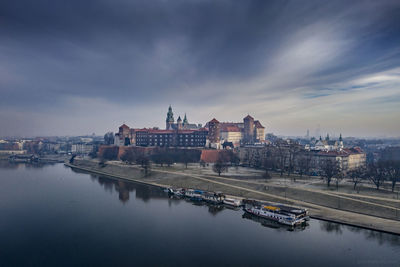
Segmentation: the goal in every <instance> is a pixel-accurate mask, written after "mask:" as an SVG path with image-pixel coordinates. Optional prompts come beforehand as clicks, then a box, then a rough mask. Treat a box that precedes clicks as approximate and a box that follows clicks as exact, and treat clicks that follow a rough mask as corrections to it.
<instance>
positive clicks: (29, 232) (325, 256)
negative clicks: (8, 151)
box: [0, 161, 400, 266]
mask: <svg viewBox="0 0 400 267" xmlns="http://www.w3.org/2000/svg"><path fill="white" fill-rule="evenodd" d="M299 264H301V265H309V266H400V236H396V235H391V234H386V233H381V232H377V231H371V230H365V229H361V228H357V227H350V226H345V225H341V224H337V223H331V222H325V221H318V220H313V219H312V220H310V221H309V222H308V225H307V226H306V227H303V228H299V229H296V230H295V231H290V230H289V229H287V228H285V227H280V226H279V225H276V224H271V223H270V222H268V221H266V220H264V221H260V220H257V219H255V218H249V217H247V216H243V211H241V210H232V209H228V208H223V207H213V206H206V205H194V204H193V203H191V202H188V201H185V200H179V199H171V198H168V195H167V194H166V193H164V192H163V191H162V190H161V189H159V188H156V187H150V186H145V185H138V184H134V183H129V182H125V181H118V180H114V179H110V178H106V177H99V176H96V175H92V174H88V173H82V172H77V171H73V170H71V169H70V168H68V167H65V166H64V165H63V164H54V165H43V166H39V165H25V164H9V163H8V162H4V161H2V162H1V161H0V266H27V265H28V266H88V265H90V266H184V265H191V266H206V265H213V266H214V265H219V266H266V265H271V266H294V265H299Z"/></svg>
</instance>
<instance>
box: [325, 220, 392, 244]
mask: <svg viewBox="0 0 400 267" xmlns="http://www.w3.org/2000/svg"><path fill="white" fill-rule="evenodd" d="M319 224H320V228H321V230H323V231H325V232H328V233H334V234H336V235H341V234H342V233H343V231H344V229H346V230H349V231H351V232H354V233H362V234H364V236H365V237H366V238H367V239H371V240H377V241H378V242H379V244H384V243H387V242H389V243H390V244H391V245H396V246H400V236H399V235H390V234H386V233H383V232H378V231H373V230H367V229H364V228H360V227H355V226H349V225H344V224H338V223H334V222H328V221H319Z"/></svg>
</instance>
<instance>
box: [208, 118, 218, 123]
mask: <svg viewBox="0 0 400 267" xmlns="http://www.w3.org/2000/svg"><path fill="white" fill-rule="evenodd" d="M210 122H212V123H219V121H217V119H215V118H214V119H212V120H211V121H209V123H210Z"/></svg>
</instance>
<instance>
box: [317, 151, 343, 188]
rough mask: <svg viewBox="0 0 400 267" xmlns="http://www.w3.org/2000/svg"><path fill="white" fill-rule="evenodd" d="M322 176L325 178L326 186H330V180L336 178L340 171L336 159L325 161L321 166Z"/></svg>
mask: <svg viewBox="0 0 400 267" xmlns="http://www.w3.org/2000/svg"><path fill="white" fill-rule="evenodd" d="M321 168H322V176H323V177H324V178H325V180H326V183H327V186H328V187H329V186H330V185H331V181H332V178H334V177H337V176H338V174H339V172H340V169H339V165H338V162H337V161H336V158H334V159H325V160H324V161H323V162H322V164H321Z"/></svg>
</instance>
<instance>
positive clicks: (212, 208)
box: [208, 204, 224, 216]
mask: <svg viewBox="0 0 400 267" xmlns="http://www.w3.org/2000/svg"><path fill="white" fill-rule="evenodd" d="M223 209H224V206H223V205H212V204H210V205H208V212H209V213H211V214H212V215H214V216H215V215H217V213H219V212H221V211H222V210H223Z"/></svg>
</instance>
